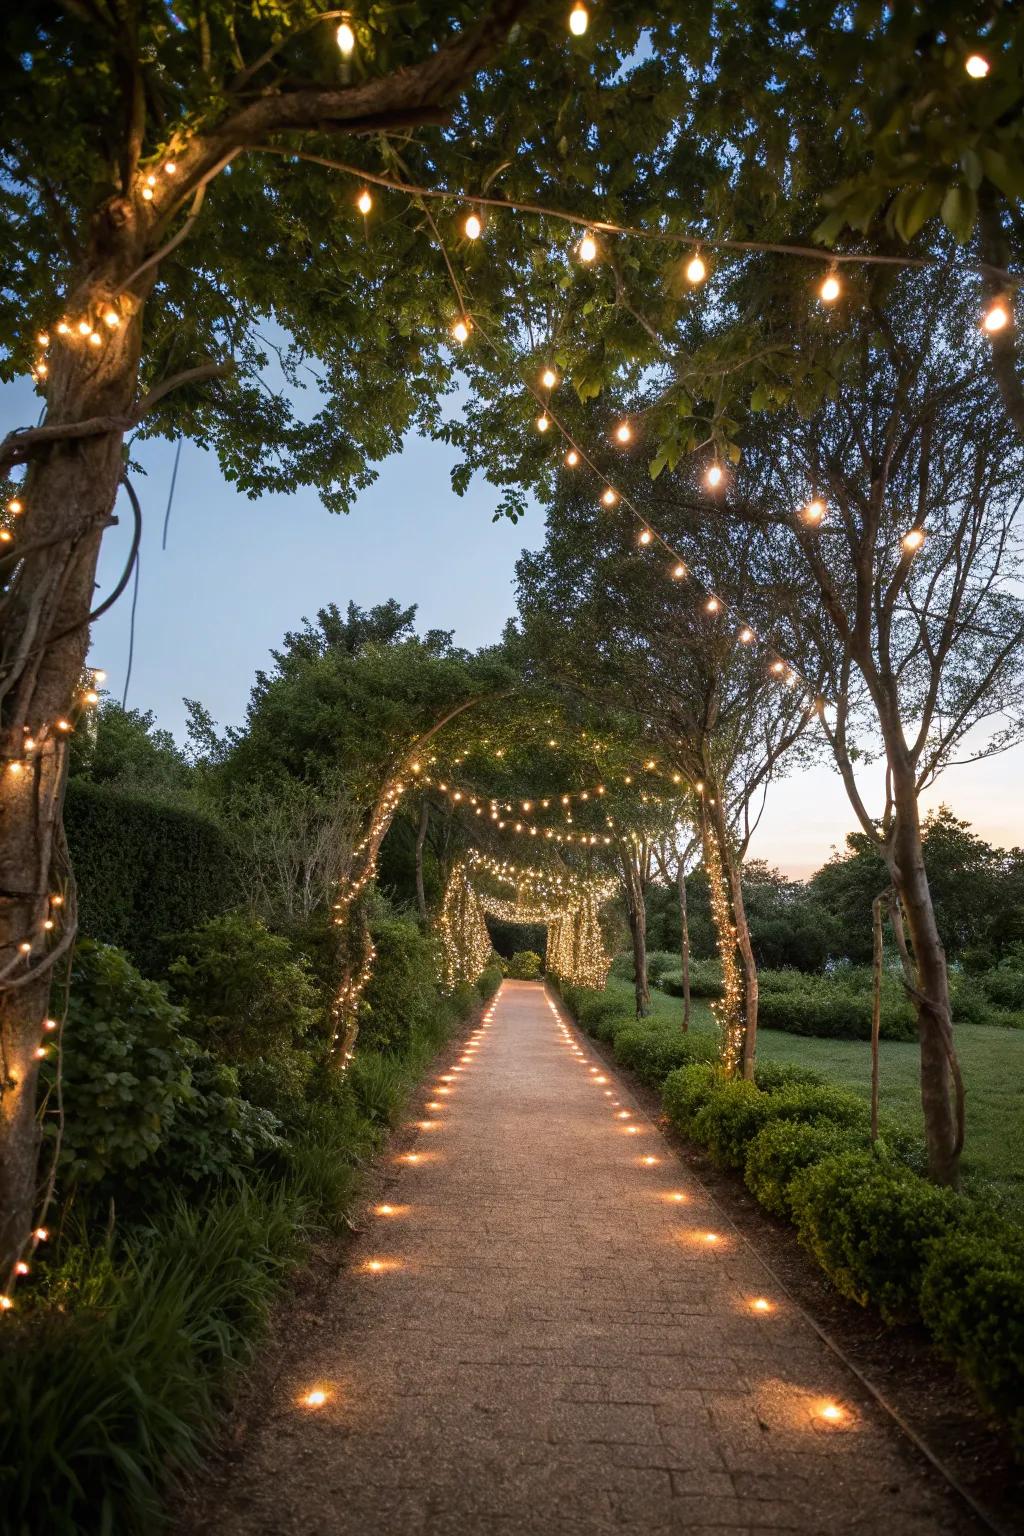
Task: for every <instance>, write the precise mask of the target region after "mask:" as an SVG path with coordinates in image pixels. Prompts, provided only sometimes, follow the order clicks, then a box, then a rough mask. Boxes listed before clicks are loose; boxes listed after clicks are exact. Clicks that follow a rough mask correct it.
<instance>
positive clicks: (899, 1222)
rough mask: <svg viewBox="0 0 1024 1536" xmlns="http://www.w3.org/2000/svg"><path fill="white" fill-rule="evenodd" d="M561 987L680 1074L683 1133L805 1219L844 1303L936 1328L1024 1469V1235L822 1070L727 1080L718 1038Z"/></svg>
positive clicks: (671, 1091)
mask: <svg viewBox="0 0 1024 1536" xmlns="http://www.w3.org/2000/svg"><path fill="white" fill-rule="evenodd" d="M561 991H562V998H563V1001H564V1002H565V1005H566V1007H567V1008H568V1009H569V1011H570V1013H571V1014H572V1015H573V1016H574V1018H575V1019H576V1020H577V1022H578V1023H579V1024H580V1025H581V1027H582V1028H584V1029H585V1030H587V1031H588V1032H589V1033H590V1034H592V1035H594V1036H596V1037H597V1038H598V1039H602V1040H605V1041H609V1042H610V1043H611V1045H612V1048H613V1050H614V1053H615V1057H616V1060H618V1061H619V1062H621V1063H622V1065H624V1066H627V1067H631V1068H632V1069H633V1070H634V1071H636V1074H637V1076H638V1077H639V1078H640V1079H641V1080H642V1081H643V1082H645V1083H648V1084H650V1085H652V1086H658V1083H659V1078H658V1074H659V1072H661V1071H662V1068H663V1067H665V1068H667V1070H665V1071H664V1073H663V1075H662V1076H661V1079H660V1086H661V1092H662V1107H663V1109H664V1111H665V1115H666V1117H667V1118H668V1120H669V1122H670V1123H671V1124H672V1126H673V1127H674V1128H675V1129H676V1130H677V1131H679V1132H680V1134H681V1135H683V1136H684V1137H686V1138H687V1139H688V1140H690V1141H694V1142H696V1143H698V1144H699V1145H701V1146H703V1147H704V1148H706V1150H707V1151H708V1152H709V1154H710V1155H711V1157H712V1158H713V1159H714V1161H715V1162H716V1163H718V1164H719V1166H721V1167H725V1168H729V1169H732V1170H734V1171H739V1172H742V1173H743V1176H744V1180H745V1182H746V1185H747V1187H748V1189H749V1190H750V1191H751V1193H752V1194H753V1195H754V1196H755V1198H756V1199H757V1200H758V1201H759V1203H760V1204H761V1205H763V1206H764V1208H765V1209H766V1210H769V1211H771V1212H773V1214H775V1215H777V1216H785V1217H788V1218H789V1219H790V1220H792V1221H793V1222H794V1224H795V1226H796V1229H797V1233H798V1236H799V1239H800V1242H801V1243H802V1244H803V1246H804V1247H805V1248H806V1249H807V1251H808V1252H809V1253H810V1254H811V1255H812V1256H813V1258H814V1259H815V1260H816V1262H817V1263H818V1265H819V1266H820V1267H821V1269H822V1270H823V1271H824V1272H825V1274H826V1275H828V1277H829V1279H830V1280H831V1282H832V1284H833V1285H834V1286H835V1287H836V1289H837V1290H838V1291H839V1292H840V1293H841V1294H842V1295H844V1296H847V1297H849V1298H850V1299H851V1300H853V1301H856V1302H857V1303H859V1305H861V1306H863V1307H868V1306H870V1307H873V1308H875V1309H876V1310H877V1311H878V1312H879V1313H880V1314H881V1316H882V1318H883V1319H884V1320H885V1321H886V1322H888V1323H917V1324H923V1325H924V1327H925V1328H926V1329H927V1331H928V1333H929V1334H930V1335H931V1337H932V1339H933V1340H934V1342H935V1343H936V1344H937V1345H938V1347H939V1348H940V1349H941V1350H942V1351H943V1353H944V1354H945V1355H946V1356H947V1357H948V1358H949V1359H951V1360H952V1361H953V1363H954V1364H955V1365H956V1366H957V1368H958V1369H959V1370H960V1371H961V1373H962V1374H963V1375H964V1377H965V1378H966V1379H967V1380H968V1381H969V1382H970V1383H971V1384H972V1386H973V1387H974V1389H975V1391H976V1393H977V1395H978V1397H979V1399H980V1401H981V1402H982V1404H983V1405H984V1406H985V1407H986V1408H987V1409H988V1410H989V1411H990V1412H991V1413H992V1414H993V1415H994V1416H995V1417H996V1418H998V1419H999V1420H1000V1422H1001V1423H1002V1424H1003V1425H1004V1426H1005V1428H1006V1429H1007V1431H1008V1433H1009V1439H1010V1444H1011V1446H1012V1447H1013V1450H1014V1452H1015V1453H1016V1455H1017V1456H1018V1457H1019V1458H1020V1459H1022V1460H1024V1231H1022V1230H1021V1229H1020V1228H1018V1227H1015V1226H1013V1225H1012V1224H1011V1223H1009V1222H1007V1221H1005V1220H1003V1219H1002V1218H1000V1217H999V1216H997V1215H994V1214H993V1213H992V1212H990V1211H988V1210H987V1209H986V1208H985V1207H984V1205H983V1204H982V1203H981V1202H978V1201H974V1200H969V1199H967V1198H966V1197H964V1196H963V1195H958V1194H954V1193H953V1192H952V1191H950V1190H943V1189H937V1188H935V1186H934V1185H932V1184H929V1183H928V1182H927V1180H925V1179H924V1178H922V1177H921V1176H920V1175H919V1174H918V1173H916V1172H915V1171H914V1168H913V1167H912V1166H911V1160H912V1158H913V1155H914V1154H913V1148H912V1147H911V1145H910V1144H909V1142H908V1140H907V1138H906V1136H905V1133H903V1132H902V1131H900V1130H898V1129H895V1128H893V1127H891V1126H888V1127H883V1132H882V1136H881V1138H880V1140H879V1141H878V1142H877V1143H876V1144H875V1145H874V1146H872V1145H871V1142H870V1138H869V1134H868V1112H867V1107H866V1106H865V1104H864V1103H863V1102H862V1100H860V1099H859V1098H857V1097H856V1096H855V1095H853V1094H850V1093H845V1092H843V1091H842V1090H841V1089H838V1088H834V1087H833V1086H832V1085H831V1084H829V1083H827V1082H826V1081H825V1080H824V1079H823V1078H821V1077H820V1076H819V1075H818V1074H816V1073H813V1072H809V1071H807V1070H806V1069H803V1068H798V1067H783V1066H780V1065H777V1064H770V1065H766V1066H764V1067H761V1068H758V1070H757V1073H756V1074H755V1078H756V1080H755V1082H754V1083H747V1082H743V1081H739V1080H736V1079H728V1078H726V1077H724V1076H723V1074H722V1073H721V1071H720V1069H719V1068H718V1067H717V1066H716V1065H715V1063H714V1062H712V1061H709V1060H708V1059H707V1054H708V1053H707V1039H706V1037H705V1039H704V1040H703V1042H702V1041H700V1039H699V1037H698V1039H694V1038H692V1037H690V1036H687V1035H683V1034H681V1033H679V1032H676V1031H674V1030H672V1029H666V1027H665V1025H664V1024H663V1023H659V1022H657V1021H654V1020H637V1019H635V1018H632V1017H626V1016H624V1015H623V1013H622V1005H621V1004H615V1003H613V1002H612V1000H611V999H609V998H607V997H605V996H604V995H603V994H601V993H593V992H588V991H584V990H582V989H578V988H570V987H563V988H562V989H561ZM673 1063H677V1064H675V1065H673Z"/></svg>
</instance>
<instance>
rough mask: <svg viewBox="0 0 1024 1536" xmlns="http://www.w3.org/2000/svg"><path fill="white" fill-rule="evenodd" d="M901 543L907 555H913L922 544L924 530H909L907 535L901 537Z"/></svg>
mask: <svg viewBox="0 0 1024 1536" xmlns="http://www.w3.org/2000/svg"><path fill="white" fill-rule="evenodd" d="M901 542H902V544H903V548H904V549H905V550H906V551H907V552H908V554H911V555H912V554H915V553H916V552H917V550H919V549H920V548H921V546H922V545H923V543H924V529H923V528H911V530H910V532H909V533H905V534H904V535H903V538H902V541H901Z"/></svg>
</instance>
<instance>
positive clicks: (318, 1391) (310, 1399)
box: [302, 1387, 327, 1408]
mask: <svg viewBox="0 0 1024 1536" xmlns="http://www.w3.org/2000/svg"><path fill="white" fill-rule="evenodd" d="M302 1401H303V1402H304V1403H305V1405H306V1407H307V1408H322V1407H323V1405H324V1403H326V1401H327V1393H326V1392H325V1391H324V1390H323V1388H322V1387H314V1388H313V1390H312V1392H307V1393H306V1395H305V1397H304V1398H303V1399H302Z"/></svg>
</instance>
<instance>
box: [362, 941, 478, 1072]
mask: <svg viewBox="0 0 1024 1536" xmlns="http://www.w3.org/2000/svg"><path fill="white" fill-rule="evenodd" d="M370 930H371V932H372V934H373V942H374V944H375V945H376V947H377V958H376V960H375V961H374V965H373V975H372V976H371V978H370V982H369V985H368V986H367V988H366V991H365V993H364V994H363V1010H362V1014H361V1017H360V1021H359V1044H360V1045H361V1046H362V1048H363V1049H364V1050H365V1049H370V1050H375V1051H399V1052H403V1053H404V1052H406V1051H408V1049H409V1045H410V1042H411V1040H412V1037H413V1034H414V1033H415V1031H416V1030H417V1029H419V1028H421V1027H422V1026H423V1025H425V1024H426V1023H427V1021H428V1020H429V1019H430V1018H431V1017H432V1016H433V1015H434V1014H436V1013H437V1010H438V1008H439V1006H440V1000H441V994H440V991H439V989H438V986H437V982H436V980H435V977H436V976H437V955H436V951H435V948H434V944H433V941H432V940H431V939H430V938H429V937H428V936H427V935H426V934H424V932H423V931H422V929H421V928H420V926H419V924H418V923H417V922H415V921H414V920H413V919H412V918H410V917H397V916H394V915H392V914H390V913H387V912H381V913H380V914H379V915H376V916H374V918H373V920H372V921H371V924H370ZM468 990H469V991H470V992H471V993H472V995H473V997H474V998H475V997H476V995H477V994H476V992H475V990H474V989H473V988H469V989H468ZM460 995H462V994H460Z"/></svg>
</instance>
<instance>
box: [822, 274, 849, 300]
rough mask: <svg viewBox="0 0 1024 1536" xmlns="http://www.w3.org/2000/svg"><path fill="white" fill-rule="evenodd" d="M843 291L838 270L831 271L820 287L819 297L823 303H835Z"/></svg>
mask: <svg viewBox="0 0 1024 1536" xmlns="http://www.w3.org/2000/svg"><path fill="white" fill-rule="evenodd" d="M842 291H843V286H842V284H841V283H840V281H839V276H838V274H837V273H836V272H829V274H828V275H827V277H826V278H825V280H824V282H823V283H822V285H821V287H820V288H819V289H818V297H819V298H820V299H821V302H822V303H823V304H834V303H835V302H836V299H838V297H839V295H840V294H841V293H842Z"/></svg>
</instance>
